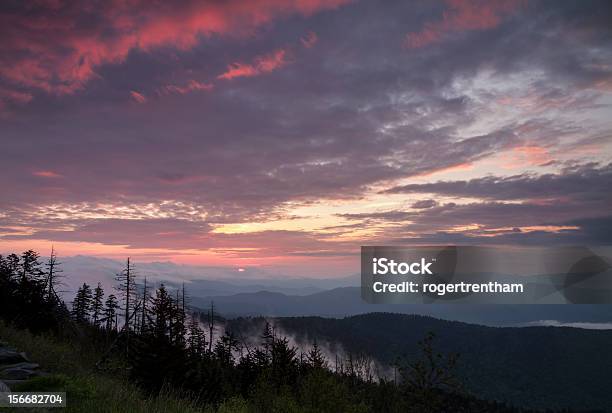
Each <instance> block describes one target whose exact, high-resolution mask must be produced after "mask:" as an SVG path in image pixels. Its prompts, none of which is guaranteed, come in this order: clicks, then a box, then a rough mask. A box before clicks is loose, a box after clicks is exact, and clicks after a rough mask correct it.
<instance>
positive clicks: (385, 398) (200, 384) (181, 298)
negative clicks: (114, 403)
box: [0, 250, 523, 412]
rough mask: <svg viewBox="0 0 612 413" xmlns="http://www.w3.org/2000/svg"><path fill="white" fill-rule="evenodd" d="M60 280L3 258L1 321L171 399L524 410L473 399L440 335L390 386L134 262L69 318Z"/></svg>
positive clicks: (332, 407)
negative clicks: (205, 305)
mask: <svg viewBox="0 0 612 413" xmlns="http://www.w3.org/2000/svg"><path fill="white" fill-rule="evenodd" d="M60 274H61V266H60V264H59V262H58V260H57V256H56V255H55V251H52V253H51V257H50V258H49V260H48V262H47V263H46V265H43V264H42V263H41V258H40V256H39V255H38V254H37V253H36V252H34V251H31V250H29V251H26V252H24V253H22V254H21V255H20V256H18V255H16V254H10V255H7V256H0V316H1V317H2V319H4V320H5V321H6V322H9V323H11V324H13V325H15V326H17V327H19V328H22V329H28V330H30V331H32V332H35V333H47V334H49V333H50V334H55V335H56V336H57V337H58V338H60V339H62V340H66V341H68V342H71V343H79V344H81V345H84V348H85V347H86V348H91V349H97V350H96V351H99V354H100V357H99V360H98V362H97V363H96V367H97V369H98V370H99V371H101V372H104V373H105V374H109V375H118V376H121V377H126V378H127V379H128V380H130V381H133V382H135V383H137V384H138V385H139V386H140V387H141V388H142V389H143V391H145V392H147V393H150V394H158V393H159V392H160V391H163V390H164V389H165V390H164V391H168V389H171V391H172V392H174V393H175V394H177V395H179V396H180V395H184V396H185V397H190V398H195V399H196V400H197V401H198V403H201V404H202V405H203V406H209V407H213V408H218V407H219V406H233V408H232V409H233V410H229V411H243V412H244V411H253V412H274V411H276V412H441V411H455V412H462V411H465V412H468V411H469V412H473V411H482V412H485V411H486V412H513V411H519V410H516V409H513V408H510V407H506V406H504V405H501V404H498V403H495V402H488V401H483V400H479V399H478V398H476V397H474V396H472V395H469V394H467V393H465V392H464V391H463V390H462V388H461V385H460V383H458V382H457V379H456V377H455V375H454V365H455V361H456V359H457V357H458V356H457V355H443V354H440V353H438V352H436V350H435V339H434V335H428V336H427V337H425V338H424V340H423V341H422V342H421V348H422V352H421V353H422V354H421V356H420V358H419V359H418V360H416V361H414V360H413V361H399V362H398V363H397V365H396V366H395V367H394V370H393V371H394V372H395V374H394V376H393V377H391V378H388V377H386V376H384V375H381V374H379V372H377V371H376V369H375V368H374V367H373V366H374V364H373V360H372V359H371V358H369V357H368V356H367V355H364V354H361V355H356V354H348V355H343V356H342V357H339V356H338V355H336V356H335V358H334V360H330V359H328V358H327V356H326V355H325V353H324V352H323V351H322V349H321V347H320V345H319V343H317V341H316V338H315V339H314V340H313V342H312V345H311V346H310V348H309V349H308V350H304V349H300V348H298V347H297V346H295V345H293V344H292V343H291V341H290V340H289V338H288V337H284V336H283V335H282V334H279V333H278V331H277V330H276V328H275V326H274V325H273V324H271V323H268V322H266V323H265V326H264V328H263V329H262V331H261V332H259V333H258V337H257V339H256V340H255V341H256V343H257V344H255V345H253V344H252V341H253V340H245V339H244V337H243V336H242V333H243V332H240V331H230V330H229V329H228V328H225V327H226V324H225V323H224V322H223V321H224V320H223V318H222V317H221V316H220V315H219V314H216V312H215V308H214V305H213V304H212V303H211V306H210V308H209V309H208V310H207V311H204V312H203V311H201V310H198V309H190V308H189V305H188V303H189V297H188V295H187V293H186V291H185V288H184V286H183V288H180V289H169V288H168V287H166V286H164V285H163V284H161V285H159V286H158V287H156V288H152V287H151V286H150V285H149V284H147V282H146V278H145V277H142V282H141V281H140V277H139V276H138V274H137V273H136V271H135V267H134V264H133V262H131V261H130V259H127V261H126V266H125V268H124V270H123V271H122V272H121V273H120V274H118V275H117V283H118V284H117V287H116V289H114V290H113V291H104V289H103V288H102V285H101V284H99V283H98V284H97V285H96V286H95V287H93V288H92V286H90V285H88V284H87V283H84V284H82V285H81V286H80V287H79V288H78V290H77V292H76V294H75V296H74V299H73V300H72V302H71V303H70V308H69V307H68V306H67V305H66V304H65V303H64V302H63V300H62V299H61V298H60V296H59V295H58V293H57V288H58V285H59V282H60V280H61V278H60V276H59V275H60ZM373 333H374V332H373ZM251 338H252V337H251ZM83 343H85V344H83ZM224 411H228V410H224ZM521 411H523V410H521Z"/></svg>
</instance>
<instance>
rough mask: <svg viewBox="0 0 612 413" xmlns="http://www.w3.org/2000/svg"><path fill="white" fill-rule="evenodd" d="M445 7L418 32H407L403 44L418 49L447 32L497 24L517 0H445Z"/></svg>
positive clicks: (516, 4) (517, 4)
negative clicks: (438, 15)
mask: <svg viewBox="0 0 612 413" xmlns="http://www.w3.org/2000/svg"><path fill="white" fill-rule="evenodd" d="M446 4H447V6H448V8H447V10H445V11H444V13H443V14H442V19H441V20H439V21H434V22H428V23H426V24H425V26H424V27H423V29H422V30H421V31H419V32H412V33H408V35H407V36H406V45H407V46H408V47H410V48H420V47H423V46H427V45H429V44H432V43H437V42H439V41H441V40H442V38H443V37H444V36H445V35H447V34H448V33H452V32H457V31H469V30H487V29H492V28H494V27H497V26H499V24H500V23H501V21H502V19H503V17H504V16H505V15H507V14H510V13H512V12H514V11H515V10H517V9H518V8H519V7H520V6H521V4H522V1H520V0H491V1H488V0H446Z"/></svg>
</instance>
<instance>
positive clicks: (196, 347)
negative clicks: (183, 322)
mask: <svg viewBox="0 0 612 413" xmlns="http://www.w3.org/2000/svg"><path fill="white" fill-rule="evenodd" d="M187 331H188V339H187V350H188V351H189V354H190V355H191V356H192V357H201V356H203V355H204V353H205V352H206V335H205V334H204V331H202V329H201V328H200V323H199V322H198V319H197V317H196V313H192V314H191V319H190V321H189V325H188V327H187Z"/></svg>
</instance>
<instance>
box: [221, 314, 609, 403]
mask: <svg viewBox="0 0 612 413" xmlns="http://www.w3.org/2000/svg"><path fill="white" fill-rule="evenodd" d="M263 322H264V321H263V319H261V318H255V319H245V318H240V319H236V320H232V321H230V324H229V327H230V328H231V329H235V330H238V331H248V330H249V329H251V328H254V326H255V325H257V324H261V323H263ZM275 324H276V326H277V327H278V328H279V329H280V331H282V332H283V333H285V334H289V335H292V336H294V339H295V340H296V341H297V342H312V340H313V339H314V338H316V339H317V340H318V341H319V342H327V343H336V344H339V345H340V346H341V348H343V349H344V351H346V352H347V353H353V354H359V353H366V354H369V355H372V356H374V357H375V358H376V359H378V360H379V361H380V362H381V363H382V364H384V365H390V364H392V363H393V361H394V360H395V359H396V357H397V355H405V356H407V357H408V358H411V357H414V356H415V355H416V354H417V353H418V344H417V342H418V341H419V340H421V339H422V338H423V337H424V336H425V335H426V334H427V333H428V332H430V331H431V332H434V333H435V334H436V345H437V347H438V349H439V350H440V351H441V352H443V353H452V352H457V353H459V354H460V359H459V364H458V371H459V375H460V377H461V378H462V380H463V382H464V384H465V386H466V388H467V389H468V390H470V391H472V392H473V393H474V394H479V395H482V396H483V397H484V398H486V399H493V400H499V401H508V402H510V403H512V404H514V405H520V406H525V407H531V408H574V409H585V408H588V409H597V410H604V411H612V394H611V393H610V391H609V390H610V388H612V379H610V375H609V369H610V367H611V366H612V352H610V351H602V349H610V348H612V331H610V330H599V331H598V330H584V329H574V328H557V327H526V328H492V327H483V326H478V325H471V324H466V323H460V322H450V321H443V320H438V319H434V318H431V317H421V316H415V315H401V314H388V313H372V314H365V315H359V316H353V317H348V318H343V319H330V318H321V317H290V318H277V319H275Z"/></svg>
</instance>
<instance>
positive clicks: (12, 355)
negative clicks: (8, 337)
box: [0, 347, 29, 364]
mask: <svg viewBox="0 0 612 413" xmlns="http://www.w3.org/2000/svg"><path fill="white" fill-rule="evenodd" d="M24 356H25V354H23V353H18V352H16V351H15V350H12V349H10V348H6V347H3V348H0V364H14V363H21V362H24V361H29V360H28V359H27V357H24Z"/></svg>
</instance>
